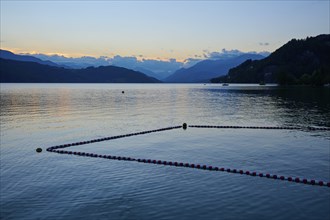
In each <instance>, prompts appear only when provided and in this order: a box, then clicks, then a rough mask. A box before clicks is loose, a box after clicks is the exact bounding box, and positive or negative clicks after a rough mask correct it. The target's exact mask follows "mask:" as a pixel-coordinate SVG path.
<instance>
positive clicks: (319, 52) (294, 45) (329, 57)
mask: <svg viewBox="0 0 330 220" xmlns="http://www.w3.org/2000/svg"><path fill="white" fill-rule="evenodd" d="M211 82H214V83H223V82H226V83H259V82H266V83H279V84H281V85H290V84H312V85H323V84H327V83H330V35H329V34H323V35H318V36H316V37H307V38H306V39H301V40H296V39H292V40H291V41H289V42H288V43H286V44H285V45H283V46H282V47H280V48H279V49H277V50H276V51H274V52H273V53H272V54H270V55H269V56H268V57H266V58H264V59H262V60H255V61H252V60H247V61H245V62H244V63H242V64H241V65H239V66H237V67H235V68H232V69H231V70H229V72H228V75H225V76H220V77H217V78H213V79H212V80H211Z"/></svg>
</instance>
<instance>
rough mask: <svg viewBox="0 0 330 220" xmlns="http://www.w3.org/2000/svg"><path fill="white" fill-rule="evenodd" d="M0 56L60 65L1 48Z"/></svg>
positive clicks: (8, 58)
mask: <svg viewBox="0 0 330 220" xmlns="http://www.w3.org/2000/svg"><path fill="white" fill-rule="evenodd" d="M0 58H2V59H7V60H17V61H26V62H35V63H39V64H44V65H49V66H56V67H61V65H59V64H57V63H53V62H51V61H48V60H46V61H44V60H41V59H39V58H36V57H34V56H28V55H17V54H14V53H12V52H10V51H7V50H1V49H0Z"/></svg>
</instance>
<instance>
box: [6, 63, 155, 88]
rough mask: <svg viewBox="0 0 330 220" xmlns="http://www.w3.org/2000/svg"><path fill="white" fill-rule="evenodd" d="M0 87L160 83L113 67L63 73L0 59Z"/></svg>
mask: <svg viewBox="0 0 330 220" xmlns="http://www.w3.org/2000/svg"><path fill="white" fill-rule="evenodd" d="M0 67H1V68H0V71H1V72H0V82H2V83H159V82H160V81H159V80H157V79H155V78H152V77H149V76H146V75H145V74H143V73H141V72H137V71H133V70H129V69H126V68H122V67H116V66H101V67H88V68H84V69H66V68H63V67H55V66H49V65H44V64H39V63H37V62H25V61H24V62H23V61H17V60H8V59H2V58H0Z"/></svg>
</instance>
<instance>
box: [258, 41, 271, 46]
mask: <svg viewBox="0 0 330 220" xmlns="http://www.w3.org/2000/svg"><path fill="white" fill-rule="evenodd" d="M259 45H260V46H269V43H268V42H259Z"/></svg>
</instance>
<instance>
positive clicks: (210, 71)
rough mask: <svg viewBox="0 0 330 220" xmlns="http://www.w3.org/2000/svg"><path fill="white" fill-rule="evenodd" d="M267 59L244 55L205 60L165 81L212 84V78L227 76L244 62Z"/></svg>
mask: <svg viewBox="0 0 330 220" xmlns="http://www.w3.org/2000/svg"><path fill="white" fill-rule="evenodd" d="M263 58H265V57H264V56H262V55H260V54H242V55H238V56H236V57H229V58H222V59H218V60H203V61H200V62H199V63H197V64H195V65H194V66H192V67H190V68H187V69H185V68H181V69H179V70H177V71H176V72H175V73H173V74H172V75H170V76H169V77H167V78H166V79H164V81H165V82H170V83H197V82H210V79H211V78H214V77H216V76H223V75H226V74H227V73H228V71H229V69H231V68H233V67H235V66H237V65H239V64H241V63H243V62H244V61H246V60H248V59H251V60H260V59H263Z"/></svg>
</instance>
